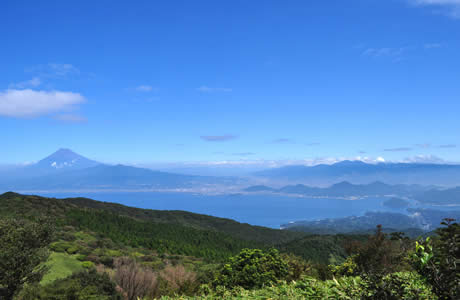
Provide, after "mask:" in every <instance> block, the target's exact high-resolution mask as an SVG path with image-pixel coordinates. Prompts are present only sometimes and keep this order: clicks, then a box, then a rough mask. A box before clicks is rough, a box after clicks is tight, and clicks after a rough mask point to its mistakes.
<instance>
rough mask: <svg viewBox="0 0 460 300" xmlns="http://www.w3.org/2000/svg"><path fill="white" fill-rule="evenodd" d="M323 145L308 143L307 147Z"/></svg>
mask: <svg viewBox="0 0 460 300" xmlns="http://www.w3.org/2000/svg"><path fill="white" fill-rule="evenodd" d="M319 145H321V144H320V143H307V144H306V146H308V147H313V146H319Z"/></svg>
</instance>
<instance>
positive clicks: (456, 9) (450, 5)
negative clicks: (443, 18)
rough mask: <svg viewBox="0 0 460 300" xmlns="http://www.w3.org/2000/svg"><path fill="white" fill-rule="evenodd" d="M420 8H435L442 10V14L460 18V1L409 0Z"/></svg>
mask: <svg viewBox="0 0 460 300" xmlns="http://www.w3.org/2000/svg"><path fill="white" fill-rule="evenodd" d="M409 1H410V2H412V3H413V4H415V5H419V6H433V7H437V8H440V9H442V11H441V13H444V14H446V15H448V16H451V17H454V18H460V0H409Z"/></svg>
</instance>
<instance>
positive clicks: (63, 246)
mask: <svg viewBox="0 0 460 300" xmlns="http://www.w3.org/2000/svg"><path fill="white" fill-rule="evenodd" d="M70 247H72V244H71V243H69V242H66V241H57V242H53V243H51V244H50V249H51V250H52V251H54V252H66V251H67V249H68V248H70Z"/></svg>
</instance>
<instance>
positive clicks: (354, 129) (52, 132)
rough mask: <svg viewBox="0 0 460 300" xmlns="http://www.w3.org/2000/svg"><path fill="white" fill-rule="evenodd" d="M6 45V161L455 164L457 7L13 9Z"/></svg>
mask: <svg viewBox="0 0 460 300" xmlns="http://www.w3.org/2000/svg"><path fill="white" fill-rule="evenodd" d="M0 34H1V37H2V38H1V47H0V69H1V72H0V128H1V131H0V138H1V139H2V141H3V145H2V147H0V163H21V162H25V161H35V160H38V159H41V158H43V157H44V156H46V155H48V154H50V153H51V152H53V151H55V150H56V149H58V148H61V147H66V148H71V149H73V150H74V151H76V152H78V153H81V154H83V155H85V156H87V157H90V158H93V159H97V160H100V161H104V162H123V163H140V164H142V163H156V162H213V163H215V162H231V163H236V164H238V163H251V162H261V161H262V162H268V161H270V162H289V163H293V162H303V163H315V162H319V161H335V160H339V159H344V158H357V157H361V158H365V157H366V159H367V160H369V161H374V160H376V159H377V158H383V159H385V160H387V161H409V160H422V161H435V160H438V159H443V160H446V161H453V162H458V161H460V155H459V153H458V147H460V130H459V128H460V126H459V125H460V119H459V112H460V101H459V100H460V99H459V95H460V76H459V75H460V74H459V70H460V56H459V53H460V39H459V37H460V1H458V0H419V1H418V0H386V1H381V0H352V1H343V0H336V1H268V0H266V1H243V0H241V1H229V0H228V1H200V0H197V1H73V2H71V1H17V0H15V1H2V2H1V3H0ZM457 144H458V147H457Z"/></svg>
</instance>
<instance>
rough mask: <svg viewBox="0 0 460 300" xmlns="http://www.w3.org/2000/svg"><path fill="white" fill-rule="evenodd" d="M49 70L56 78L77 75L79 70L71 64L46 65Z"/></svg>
mask: <svg viewBox="0 0 460 300" xmlns="http://www.w3.org/2000/svg"><path fill="white" fill-rule="evenodd" d="M48 67H49V69H50V70H51V71H52V72H53V73H54V74H55V75H57V76H67V75H68V74H79V73H80V70H78V69H77V68H76V67H74V66H73V65H71V64H55V63H52V64H48Z"/></svg>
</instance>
